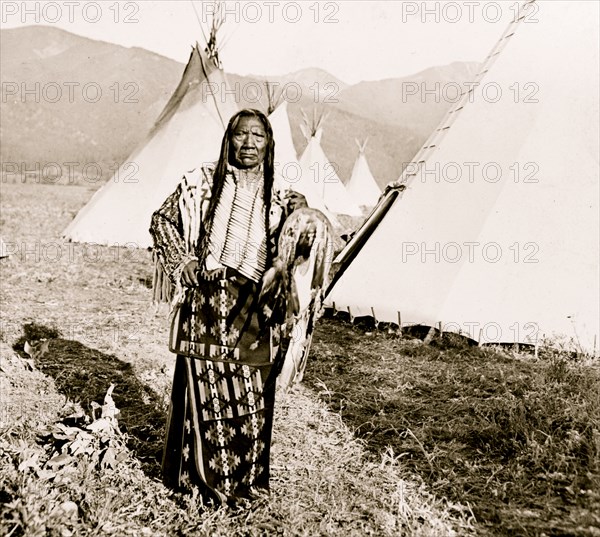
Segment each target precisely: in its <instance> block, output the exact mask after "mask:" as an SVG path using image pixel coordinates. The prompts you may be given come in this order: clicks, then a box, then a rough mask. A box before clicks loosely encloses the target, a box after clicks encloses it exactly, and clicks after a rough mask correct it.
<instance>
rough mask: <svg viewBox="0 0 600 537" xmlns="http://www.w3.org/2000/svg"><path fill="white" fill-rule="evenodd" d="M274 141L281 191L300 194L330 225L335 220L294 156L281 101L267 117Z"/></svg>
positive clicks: (285, 107) (289, 131) (284, 104)
mask: <svg viewBox="0 0 600 537" xmlns="http://www.w3.org/2000/svg"><path fill="white" fill-rule="evenodd" d="M269 121H270V123H271V127H272V128H273V138H274V139H275V180H276V181H277V183H278V186H279V187H280V188H282V189H283V190H288V189H291V190H294V191H296V192H299V193H300V194H302V195H303V196H304V197H305V198H306V201H307V203H308V205H309V207H311V208H313V209H318V210H320V211H321V212H323V213H324V214H325V216H327V218H328V219H329V220H330V221H331V223H332V224H333V223H335V222H336V221H337V220H336V218H335V215H333V214H332V213H331V212H329V211H328V210H327V207H325V203H324V201H323V198H322V197H321V196H320V195H319V192H318V190H317V184H316V183H314V182H312V181H310V180H309V176H308V174H306V173H303V171H302V167H301V166H300V163H299V162H298V157H297V156H296V149H295V147H294V142H293V140H292V131H291V129H290V122H289V117H288V112H287V102H286V101H283V102H282V103H281V104H280V105H279V106H278V107H277V108H276V109H275V110H274V111H273V112H272V113H271V115H270V116H269Z"/></svg>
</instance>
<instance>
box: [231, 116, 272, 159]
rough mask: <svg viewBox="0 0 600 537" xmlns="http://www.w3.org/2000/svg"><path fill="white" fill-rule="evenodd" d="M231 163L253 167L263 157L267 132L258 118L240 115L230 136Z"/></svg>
mask: <svg viewBox="0 0 600 537" xmlns="http://www.w3.org/2000/svg"><path fill="white" fill-rule="evenodd" d="M230 149H231V151H230V155H231V161H232V162H231V163H232V164H233V165H234V166H237V167H238V168H242V169H249V168H255V167H256V166H258V165H259V164H261V163H262V161H263V160H264V159H265V152H266V149H267V133H266V132H265V128H264V127H263V124H262V122H261V121H260V119H258V118H256V117H242V118H241V119H240V120H239V121H238V124H237V126H236V127H235V129H234V130H233V134H232V137H231V148H230Z"/></svg>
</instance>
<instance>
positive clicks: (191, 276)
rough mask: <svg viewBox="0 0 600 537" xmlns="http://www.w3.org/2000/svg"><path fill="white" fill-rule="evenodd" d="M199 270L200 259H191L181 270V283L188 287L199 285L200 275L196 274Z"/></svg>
mask: <svg viewBox="0 0 600 537" xmlns="http://www.w3.org/2000/svg"><path fill="white" fill-rule="evenodd" d="M197 270H198V261H196V260H192V261H190V262H189V263H188V264H187V265H186V266H185V267H183V270H182V271H181V283H182V284H183V285H185V286H186V287H196V286H197V285H198V276H196V271H197Z"/></svg>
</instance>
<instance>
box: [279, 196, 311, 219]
mask: <svg viewBox="0 0 600 537" xmlns="http://www.w3.org/2000/svg"><path fill="white" fill-rule="evenodd" d="M283 199H284V201H285V202H286V207H287V211H286V212H287V214H288V215H289V214H292V213H293V212H294V211H295V210H296V209H302V208H303V207H308V203H306V198H305V197H304V196H303V195H302V194H300V192H294V191H293V190H289V191H288V192H286V194H285V196H284V198H283Z"/></svg>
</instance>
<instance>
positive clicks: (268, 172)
mask: <svg viewBox="0 0 600 537" xmlns="http://www.w3.org/2000/svg"><path fill="white" fill-rule="evenodd" d="M244 117H253V118H256V119H258V120H259V121H260V122H261V123H262V125H263V127H264V129H265V133H266V135H267V144H266V148H265V159H264V161H263V200H264V206H265V232H266V234H267V266H270V264H271V262H272V261H273V252H272V248H271V244H270V242H271V237H270V234H269V230H270V218H269V215H270V213H271V196H272V190H273V182H274V178H275V140H274V139H273V128H272V127H271V123H270V122H269V120H268V118H267V116H266V115H265V114H263V113H262V112H261V111H260V110H256V109H254V108H245V109H244V110H240V111H239V112H237V113H235V114H234V115H233V116H232V117H231V119H230V120H229V123H228V125H227V129H226V130H225V134H224V136H223V141H222V142H221V153H220V155H219V160H218V162H217V166H216V168H215V172H214V174H213V183H212V190H211V198H210V202H209V204H208V208H207V216H206V219H205V221H204V222H205V223H204V224H203V226H202V227H203V233H202V244H201V249H200V253H201V254H202V255H205V254H206V253H207V252H208V246H209V244H208V243H209V238H210V233H211V230H212V225H213V221H214V218H215V213H216V210H217V205H218V203H219V199H220V197H221V192H222V191H223V185H224V184H225V176H226V175H227V166H228V164H231V162H230V155H231V153H232V151H231V145H232V143H231V142H232V139H233V133H234V132H235V129H236V127H237V126H238V123H239V122H240V120H241V119H242V118H244Z"/></svg>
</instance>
